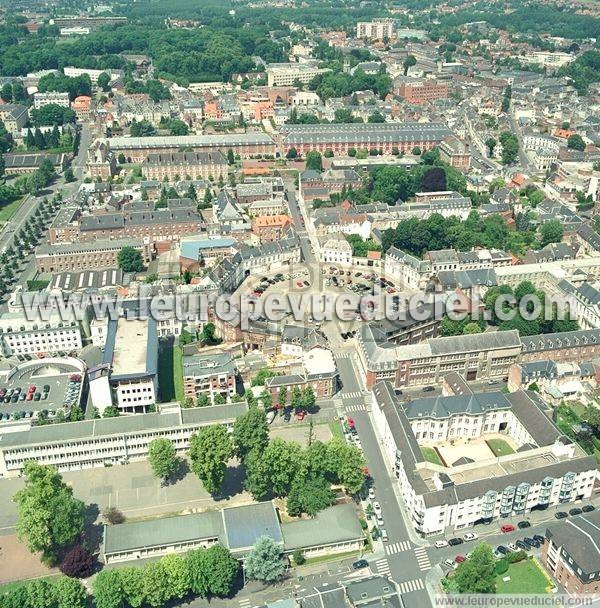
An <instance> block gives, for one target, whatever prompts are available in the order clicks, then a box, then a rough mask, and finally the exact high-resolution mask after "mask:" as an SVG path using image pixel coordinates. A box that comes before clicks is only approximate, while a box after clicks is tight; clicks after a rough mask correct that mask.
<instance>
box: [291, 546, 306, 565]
mask: <svg viewBox="0 0 600 608" xmlns="http://www.w3.org/2000/svg"><path fill="white" fill-rule="evenodd" d="M292 558H293V560H294V563H295V564H296V565H297V566H301V565H302V564H303V563H304V562H306V558H305V557H304V554H303V553H302V551H300V549H296V550H295V551H294V553H293V554H292Z"/></svg>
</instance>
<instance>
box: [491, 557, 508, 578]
mask: <svg viewBox="0 0 600 608" xmlns="http://www.w3.org/2000/svg"><path fill="white" fill-rule="evenodd" d="M505 572H508V559H506V557H503V558H502V559H499V560H498V561H497V562H496V566H495V567H494V574H495V575H496V576H500V575H501V574H504V573H505Z"/></svg>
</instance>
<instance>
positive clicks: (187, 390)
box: [183, 352, 237, 402]
mask: <svg viewBox="0 0 600 608" xmlns="http://www.w3.org/2000/svg"><path fill="white" fill-rule="evenodd" d="M236 376H237V370H236V367H235V364H234V362H233V358H232V357H231V354H230V353H228V352H214V353H211V354H206V355H200V354H199V355H188V356H185V357H184V358H183V394H184V397H185V399H186V400H187V399H192V400H193V401H196V400H197V399H198V397H199V396H200V395H206V397H208V398H209V400H210V401H211V402H214V399H215V397H216V396H217V395H220V396H221V397H222V398H223V399H225V401H227V402H229V401H231V398H232V397H233V396H234V395H235V389H236Z"/></svg>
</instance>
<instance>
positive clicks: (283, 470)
mask: <svg viewBox="0 0 600 608" xmlns="http://www.w3.org/2000/svg"><path fill="white" fill-rule="evenodd" d="M302 460H303V459H302V449H301V447H300V445H299V444H297V443H295V442H288V441H284V440H283V439H281V438H279V437H278V438H275V439H273V440H272V441H271V442H270V443H269V444H268V446H267V447H266V448H265V450H264V451H263V452H262V454H260V453H257V452H251V453H250V454H249V458H247V459H246V463H245V464H246V472H247V479H246V487H247V488H248V490H249V491H250V492H251V493H252V495H253V496H254V497H255V498H256V499H257V500H261V499H263V498H265V497H267V496H269V495H271V494H272V495H274V496H287V495H288V494H289V491H290V488H291V484H292V481H293V480H294V477H295V476H296V473H297V472H298V471H299V469H300V467H301V466H302Z"/></svg>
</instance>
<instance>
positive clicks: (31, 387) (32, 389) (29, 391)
mask: <svg viewBox="0 0 600 608" xmlns="http://www.w3.org/2000/svg"><path fill="white" fill-rule="evenodd" d="M27 392H28V393H35V384H32V385H31V386H30V387H29V388H28V389H27Z"/></svg>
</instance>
